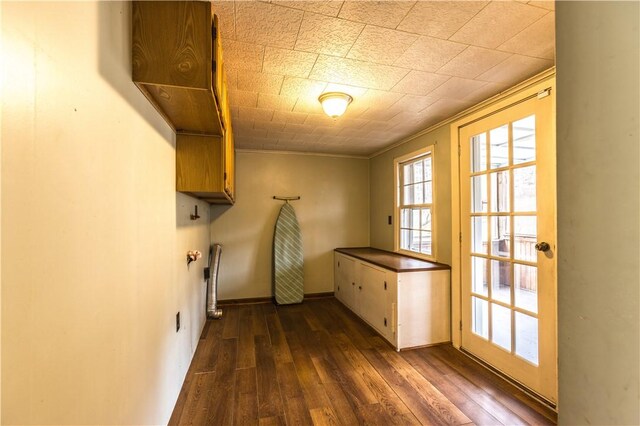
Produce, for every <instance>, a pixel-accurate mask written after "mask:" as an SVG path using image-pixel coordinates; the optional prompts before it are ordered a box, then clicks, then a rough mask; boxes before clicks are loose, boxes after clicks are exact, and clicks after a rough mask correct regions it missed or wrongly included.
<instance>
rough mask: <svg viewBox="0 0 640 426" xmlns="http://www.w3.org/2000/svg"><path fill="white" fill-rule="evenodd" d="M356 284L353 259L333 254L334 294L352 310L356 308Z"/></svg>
mask: <svg viewBox="0 0 640 426" xmlns="http://www.w3.org/2000/svg"><path fill="white" fill-rule="evenodd" d="M355 286H356V262H355V260H354V259H351V258H349V257H346V256H343V255H341V254H338V253H336V254H335V295H336V297H337V298H338V300H340V301H341V302H342V303H344V304H345V305H346V306H347V307H349V309H351V310H352V311H355V310H356V307H355V306H356V305H355V301H354V291H355Z"/></svg>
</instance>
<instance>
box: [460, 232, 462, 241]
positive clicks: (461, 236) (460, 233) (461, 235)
mask: <svg viewBox="0 0 640 426" xmlns="http://www.w3.org/2000/svg"><path fill="white" fill-rule="evenodd" d="M459 237H460V238H459V241H460V243H462V232H461V233H460V235H459Z"/></svg>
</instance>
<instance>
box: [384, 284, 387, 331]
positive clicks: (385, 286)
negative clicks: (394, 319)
mask: <svg viewBox="0 0 640 426" xmlns="http://www.w3.org/2000/svg"><path fill="white" fill-rule="evenodd" d="M384 289H385V290H386V289H387V282H386V281H385V282H384ZM385 321H386V320H385Z"/></svg>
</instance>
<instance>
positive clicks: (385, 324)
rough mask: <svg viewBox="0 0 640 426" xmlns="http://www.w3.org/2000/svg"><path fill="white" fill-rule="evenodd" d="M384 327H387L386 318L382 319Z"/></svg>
mask: <svg viewBox="0 0 640 426" xmlns="http://www.w3.org/2000/svg"><path fill="white" fill-rule="evenodd" d="M384 326H385V327H386V326H387V319H386V318H385V319H384Z"/></svg>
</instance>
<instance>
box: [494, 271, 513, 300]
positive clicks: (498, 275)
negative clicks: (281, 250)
mask: <svg viewBox="0 0 640 426" xmlns="http://www.w3.org/2000/svg"><path fill="white" fill-rule="evenodd" d="M491 298H492V299H494V300H499V301H501V302H504V303H508V304H511V263H509V262H502V261H498V260H492V261H491Z"/></svg>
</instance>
